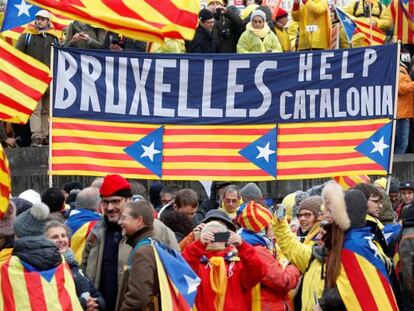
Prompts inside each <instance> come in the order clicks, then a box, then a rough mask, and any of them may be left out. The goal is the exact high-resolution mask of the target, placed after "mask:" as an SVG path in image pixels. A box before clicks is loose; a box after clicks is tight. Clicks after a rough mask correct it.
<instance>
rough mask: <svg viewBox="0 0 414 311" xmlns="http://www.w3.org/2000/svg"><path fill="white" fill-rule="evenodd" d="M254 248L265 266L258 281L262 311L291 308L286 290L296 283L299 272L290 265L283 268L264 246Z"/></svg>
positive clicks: (292, 287)
mask: <svg viewBox="0 0 414 311" xmlns="http://www.w3.org/2000/svg"><path fill="white" fill-rule="evenodd" d="M254 249H255V250H256V253H257V255H258V256H259V257H260V260H261V261H262V263H264V264H265V266H266V276H265V277H264V278H263V279H262V281H261V282H260V294H261V304H262V311H278V310H280V311H284V310H292V304H291V302H290V300H289V297H288V292H289V290H291V289H294V288H295V287H296V285H297V284H298V281H299V277H300V272H299V271H298V269H297V268H296V267H294V266H292V265H289V266H287V267H286V269H283V268H282V266H281V265H280V263H279V262H278V261H277V259H276V258H275V257H274V256H273V255H272V253H271V252H270V251H269V250H268V249H267V248H266V247H263V246H259V245H258V246H254Z"/></svg>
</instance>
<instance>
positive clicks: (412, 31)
mask: <svg viewBox="0 0 414 311" xmlns="http://www.w3.org/2000/svg"><path fill="white" fill-rule="evenodd" d="M390 11H391V15H392V19H393V22H394V36H395V37H396V38H397V39H398V40H401V43H403V44H414V1H408V0H393V1H392V3H391V4H390Z"/></svg>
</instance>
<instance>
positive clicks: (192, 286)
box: [184, 274, 200, 295]
mask: <svg viewBox="0 0 414 311" xmlns="http://www.w3.org/2000/svg"><path fill="white" fill-rule="evenodd" d="M184 279H185V281H186V282H187V286H188V290H187V295H189V294H191V293H193V292H195V291H196V290H197V287H198V285H200V279H199V278H198V277H196V278H195V279H192V278H191V277H189V276H187V275H185V274H184Z"/></svg>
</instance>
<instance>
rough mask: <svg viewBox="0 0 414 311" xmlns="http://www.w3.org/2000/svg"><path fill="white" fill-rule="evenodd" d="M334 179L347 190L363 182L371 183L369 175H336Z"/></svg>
mask: <svg viewBox="0 0 414 311" xmlns="http://www.w3.org/2000/svg"><path fill="white" fill-rule="evenodd" d="M333 180H335V181H336V182H337V183H338V184H339V185H340V186H341V187H342V189H344V190H345V191H346V190H348V189H349V188H352V187H355V186H356V185H358V184H361V183H363V184H369V183H371V179H370V178H369V176H367V175H352V176H335V177H334V178H333Z"/></svg>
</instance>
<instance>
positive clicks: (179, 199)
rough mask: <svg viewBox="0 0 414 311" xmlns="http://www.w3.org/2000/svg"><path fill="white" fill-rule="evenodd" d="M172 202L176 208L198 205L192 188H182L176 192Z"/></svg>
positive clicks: (196, 196)
mask: <svg viewBox="0 0 414 311" xmlns="http://www.w3.org/2000/svg"><path fill="white" fill-rule="evenodd" d="M174 204H175V205H176V206H177V209H180V208H181V207H183V206H186V205H191V206H192V207H197V206H198V195H197V193H196V192H195V191H194V190H191V189H183V190H180V191H178V192H177V195H176V196H175V201H174Z"/></svg>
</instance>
